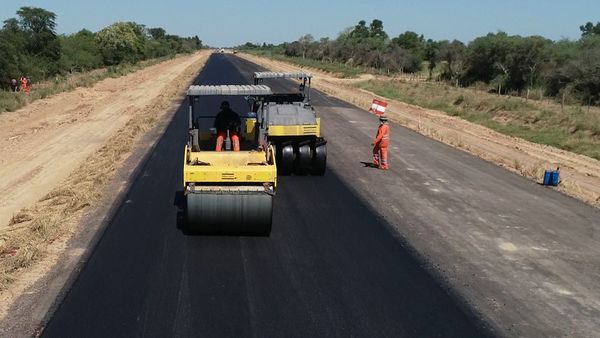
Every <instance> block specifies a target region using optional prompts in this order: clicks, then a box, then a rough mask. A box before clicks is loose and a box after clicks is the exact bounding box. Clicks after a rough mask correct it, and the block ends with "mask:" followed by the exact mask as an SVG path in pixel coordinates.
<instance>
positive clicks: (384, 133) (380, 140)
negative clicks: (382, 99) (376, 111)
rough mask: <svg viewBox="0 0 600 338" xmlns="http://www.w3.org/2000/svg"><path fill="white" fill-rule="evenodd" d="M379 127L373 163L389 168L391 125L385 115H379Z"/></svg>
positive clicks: (374, 142) (374, 146) (384, 168)
mask: <svg viewBox="0 0 600 338" xmlns="http://www.w3.org/2000/svg"><path fill="white" fill-rule="evenodd" d="M379 122H380V124H379V128H377V136H376V137H375V141H373V143H371V145H372V146H373V164H374V165H375V166H377V167H379V168H380V169H383V170H388V169H389V167H388V146H389V145H390V126H389V125H388V119H387V117H386V116H385V115H381V116H379Z"/></svg>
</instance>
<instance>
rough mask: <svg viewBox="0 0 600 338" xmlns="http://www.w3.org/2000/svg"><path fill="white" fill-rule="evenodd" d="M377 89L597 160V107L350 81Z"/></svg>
mask: <svg viewBox="0 0 600 338" xmlns="http://www.w3.org/2000/svg"><path fill="white" fill-rule="evenodd" d="M355 86H356V87H358V88H362V89H365V90H368V91H371V92H374V93H375V94H377V95H381V96H383V97H387V98H390V99H394V100H399V101H403V102H406V103H410V104H414V105H417V106H421V107H424V108H429V109H434V110H439V111H443V112H445V113H447V114H448V115H451V116H458V117H461V118H463V119H465V120H468V121H470V122H473V123H477V124H480V125H483V126H486V127H488V128H490V129H493V130H495V131H498V132H500V133H502V134H505V135H509V136H514V137H519V138H523V139H525V140H528V141H531V142H534V143H538V144H545V145H550V146H553V147H557V148H560V149H564V150H568V151H572V152H574V153H578V154H582V155H586V156H589V157H592V158H595V159H599V160H600V109H598V108H592V109H589V110H588V109H587V108H585V107H580V106H567V105H565V106H561V105H559V104H553V103H542V102H539V101H532V100H529V101H526V100H524V99H522V98H519V97H510V96H498V95H494V94H489V93H484V92H481V91H477V90H470V89H465V88H455V87H451V86H447V85H443V84H437V83H427V82H423V83H408V82H404V81H400V80H369V81H364V82H359V83H357V84H355Z"/></svg>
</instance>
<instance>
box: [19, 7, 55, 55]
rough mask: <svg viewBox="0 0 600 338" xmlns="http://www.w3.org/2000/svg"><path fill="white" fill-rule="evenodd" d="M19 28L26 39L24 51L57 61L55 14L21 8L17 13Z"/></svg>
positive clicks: (30, 8)
mask: <svg viewBox="0 0 600 338" xmlns="http://www.w3.org/2000/svg"><path fill="white" fill-rule="evenodd" d="M17 15H18V16H19V26H20V27H21V30H22V31H23V32H24V34H25V35H26V37H27V44H26V49H27V52H28V53H29V54H31V55H32V56H36V57H43V58H48V59H50V60H51V61H57V60H58V59H59V58H60V43H59V42H58V38H57V36H56V32H55V28H56V21H55V20H56V14H54V13H52V12H50V11H47V10H45V9H42V8H35V7H21V8H20V9H19V10H18V11H17Z"/></svg>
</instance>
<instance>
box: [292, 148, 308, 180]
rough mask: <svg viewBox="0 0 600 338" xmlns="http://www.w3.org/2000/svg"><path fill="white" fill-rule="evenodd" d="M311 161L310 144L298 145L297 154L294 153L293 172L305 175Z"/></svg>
mask: <svg viewBox="0 0 600 338" xmlns="http://www.w3.org/2000/svg"><path fill="white" fill-rule="evenodd" d="M311 163H312V154H311V151H310V146H309V145H308V144H305V145H302V146H299V147H298V154H297V155H296V163H295V164H294V172H295V173H296V174H297V175H306V174H308V173H309V171H310V165H311Z"/></svg>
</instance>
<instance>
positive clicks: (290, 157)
mask: <svg viewBox="0 0 600 338" xmlns="http://www.w3.org/2000/svg"><path fill="white" fill-rule="evenodd" d="M277 168H279V173H280V174H281V175H291V174H292V172H293V171H294V147H292V146H291V145H288V146H285V147H282V148H281V156H280V158H279V162H278V163H277Z"/></svg>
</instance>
